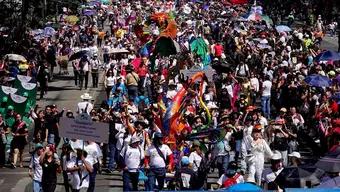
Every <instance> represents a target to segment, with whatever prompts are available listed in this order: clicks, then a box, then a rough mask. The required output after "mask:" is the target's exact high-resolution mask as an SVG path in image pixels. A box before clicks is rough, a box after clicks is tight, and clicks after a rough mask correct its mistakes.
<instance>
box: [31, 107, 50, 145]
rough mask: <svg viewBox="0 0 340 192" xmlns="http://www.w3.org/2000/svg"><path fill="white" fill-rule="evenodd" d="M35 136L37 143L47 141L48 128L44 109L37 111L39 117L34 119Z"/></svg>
mask: <svg viewBox="0 0 340 192" xmlns="http://www.w3.org/2000/svg"><path fill="white" fill-rule="evenodd" d="M33 137H34V141H35V143H42V142H47V128H46V123H45V113H44V110H39V111H38V113H37V118H35V119H34V133H33Z"/></svg>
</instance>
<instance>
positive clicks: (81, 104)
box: [77, 101, 93, 114]
mask: <svg viewBox="0 0 340 192" xmlns="http://www.w3.org/2000/svg"><path fill="white" fill-rule="evenodd" d="M86 106H87V110H86V111H85V108H86ZM77 107H78V108H77V112H78V113H82V111H84V112H87V113H88V114H90V112H91V111H92V109H93V104H92V103H90V102H88V101H82V102H79V103H78V105H77Z"/></svg>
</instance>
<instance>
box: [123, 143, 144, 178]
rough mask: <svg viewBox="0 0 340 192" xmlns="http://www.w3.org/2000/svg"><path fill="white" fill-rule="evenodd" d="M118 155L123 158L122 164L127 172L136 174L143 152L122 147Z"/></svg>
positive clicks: (139, 148)
mask: <svg viewBox="0 0 340 192" xmlns="http://www.w3.org/2000/svg"><path fill="white" fill-rule="evenodd" d="M124 153H125V154H124ZM120 155H121V156H122V157H123V158H124V163H125V165H126V167H127V168H128V170H129V172H137V171H138V168H139V165H140V164H141V160H142V159H144V151H143V150H142V149H141V147H138V148H133V147H130V146H129V145H128V146H126V147H123V149H122V151H121V152H120ZM124 156H125V157H124Z"/></svg>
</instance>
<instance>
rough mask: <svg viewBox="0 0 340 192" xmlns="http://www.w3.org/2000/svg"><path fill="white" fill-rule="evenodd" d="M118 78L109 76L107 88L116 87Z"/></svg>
mask: <svg viewBox="0 0 340 192" xmlns="http://www.w3.org/2000/svg"><path fill="white" fill-rule="evenodd" d="M116 79H117V78H116V77H115V76H109V77H107V78H106V86H111V87H112V86H114V85H115V83H116Z"/></svg>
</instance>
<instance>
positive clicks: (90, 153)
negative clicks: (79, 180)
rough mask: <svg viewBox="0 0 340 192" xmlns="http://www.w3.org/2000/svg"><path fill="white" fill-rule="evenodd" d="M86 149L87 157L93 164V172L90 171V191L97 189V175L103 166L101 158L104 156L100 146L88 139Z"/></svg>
mask: <svg viewBox="0 0 340 192" xmlns="http://www.w3.org/2000/svg"><path fill="white" fill-rule="evenodd" d="M84 150H85V151H86V152H87V159H88V161H91V164H92V168H93V169H92V172H91V173H89V178H90V181H89V188H88V189H87V191H88V192H93V191H95V190H94V189H95V184H96V175H97V172H98V171H99V168H100V167H101V159H102V157H103V154H102V151H101V149H100V146H99V145H98V144H97V143H96V142H93V141H88V143H87V145H85V148H84Z"/></svg>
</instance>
